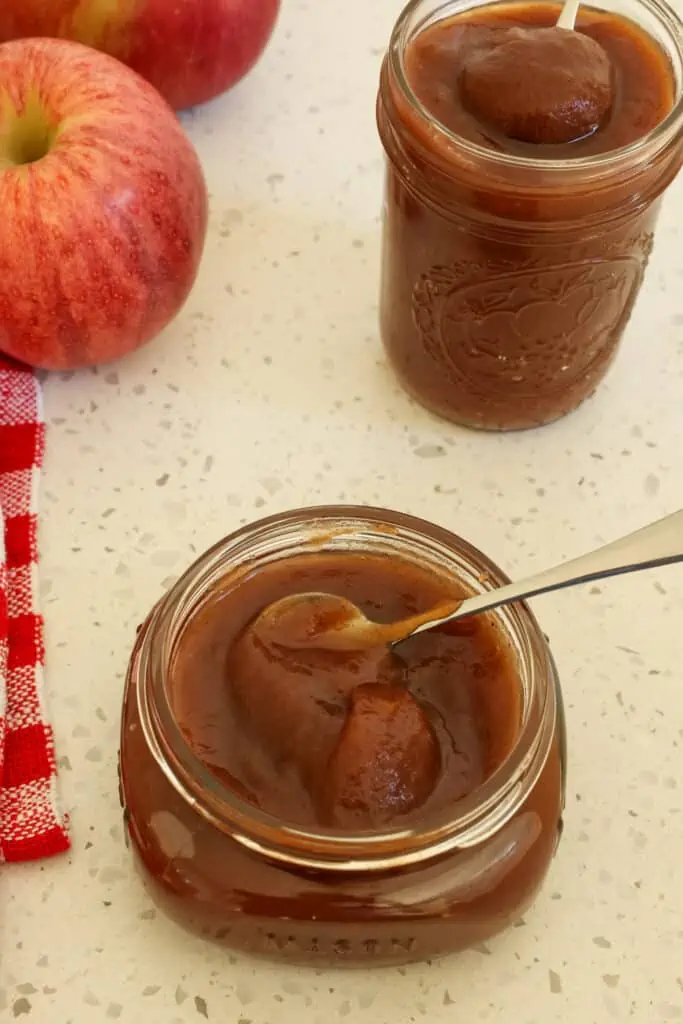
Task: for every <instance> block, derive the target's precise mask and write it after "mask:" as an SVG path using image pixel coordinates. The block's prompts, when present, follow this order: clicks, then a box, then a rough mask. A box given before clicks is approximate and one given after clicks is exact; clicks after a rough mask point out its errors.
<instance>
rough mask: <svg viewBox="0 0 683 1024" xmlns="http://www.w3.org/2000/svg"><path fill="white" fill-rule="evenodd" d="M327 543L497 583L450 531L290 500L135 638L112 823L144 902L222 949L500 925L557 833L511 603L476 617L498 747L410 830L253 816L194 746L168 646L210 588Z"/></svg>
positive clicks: (405, 937)
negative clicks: (508, 695)
mask: <svg viewBox="0 0 683 1024" xmlns="http://www.w3.org/2000/svg"><path fill="white" fill-rule="evenodd" d="M340 553H341V554H349V555H352V556H353V557H358V556H362V557H364V558H368V557H370V556H372V557H375V556H380V558H381V559H382V560H391V562H392V563H397V562H400V563H401V564H403V565H406V564H408V565H410V566H412V567H413V570H415V571H419V572H423V573H428V574H430V576H432V577H433V578H437V577H438V578H439V579H441V580H449V581H450V583H451V584H452V583H453V581H456V582H457V585H458V587H459V589H461V590H462V591H463V592H469V593H475V592H477V591H481V590H482V589H488V588H491V587H494V586H498V585H501V584H502V583H504V582H507V580H506V578H505V577H504V575H503V574H502V573H501V571H500V570H499V569H497V568H496V566H494V565H493V564H492V563H491V562H489V560H488V559H487V558H485V557H484V556H483V555H482V554H480V553H479V552H478V551H477V550H476V549H474V548H472V547H471V546H470V545H469V544H467V543H466V542H465V541H463V540H461V539H460V538H458V537H457V536H455V535H453V534H451V533H449V532H447V531H445V530H442V529H440V528H438V527H436V526H433V525H431V524H429V523H426V522H424V521H422V520H418V519H414V518H411V517H408V516H405V515H402V514H400V513H397V512H388V511H385V510H381V509H365V508H363V509H361V508H356V507H321V508H313V509H308V510H299V511H294V512H290V513H285V514H283V515H279V516H274V517H272V518H270V519H267V520H263V521H262V522H260V523H256V524H255V525H253V526H249V527H245V528H244V529H242V530H240V531H239V532H238V533H236V534H233V535H232V536H230V537H228V538H227V539H226V540H224V541H221V542H220V543H219V544H218V545H216V547H214V548H213V549H211V550H210V551H209V552H207V553H206V554H205V555H203V556H202V557H201V558H200V559H199V560H198V561H197V562H196V563H195V565H193V566H192V567H191V568H190V569H189V570H188V571H187V572H186V574H185V575H184V576H183V577H182V578H181V579H180V580H179V582H178V583H177V584H176V585H175V586H174V587H173V589H172V590H171V591H170V592H169V593H168V594H167V595H166V596H165V597H164V598H163V599H162V601H161V602H160V603H159V604H158V605H157V606H156V608H154V610H153V611H152V612H151V614H150V616H149V618H148V619H147V621H146V622H145V624H144V625H143V627H142V628H141V630H140V632H139V634H138V638H137V642H136V645H135V649H134V652H133V656H132V658H131V661H130V666H129V672H128V677H127V683H126V691H125V698H124V707H123V720H122V733H121V751H120V782H121V800H122V805H123V807H124V815H125V820H126V830H127V834H128V836H129V838H130V842H131V846H132V849H133V852H134V855H135V858H136V861H137V863H138V865H139V867H140V870H141V872H142V875H143V878H144V879H145V881H146V883H147V885H148V888H149V890H150V892H151V895H152V897H153V898H154V899H155V901H156V902H157V903H158V904H159V906H160V907H161V908H162V909H164V910H166V911H167V912H168V913H169V914H170V915H171V916H172V917H173V918H174V919H175V920H176V921H178V922H179V923H181V924H183V925H184V926H186V927H187V928H189V929H190V930H192V931H194V932H196V933H198V934H200V935H202V936H204V937H206V938H209V939H212V940H214V941H218V942H221V943H222V944H224V945H226V946H228V947H229V948H233V949H236V950H242V951H246V952H249V953H255V954H259V955H266V956H271V957H276V958H279V959H286V960H291V961H296V962H300V963H304V964H314V965H318V964H325V963H327V964H339V965H344V964H367V965H374V964H378V965H379V964H391V963H404V962H409V961H414V960H423V959H428V958H430V957H434V956H439V955H443V954H446V953H450V952H454V951H457V950H461V949H464V948H467V947H470V946H472V945H475V944H477V943H479V942H482V941H484V940H485V939H487V938H489V937H490V936H492V935H493V934H495V933H497V932H499V931H501V930H502V929H504V928H506V927H508V926H509V925H511V924H513V923H514V922H516V921H517V920H518V919H519V918H520V916H521V915H522V914H523V912H524V911H525V910H526V909H527V907H528V906H529V904H530V903H531V902H532V900H533V899H534V897H535V896H536V894H537V892H538V890H539V888H540V886H541V884H542V882H543V880H544V878H545V875H546V873H547V871H548V868H549V866H550V863H551V860H552V857H553V854H554V852H555V849H556V846H557V842H558V840H559V836H560V831H561V816H562V809H563V805H564V780H565V737H564V717H563V712H562V702H561V694H560V688H559V682H558V678H557V673H556V670H555V667H554V664H553V660H552V657H551V655H550V652H549V649H548V645H547V642H546V640H545V638H544V636H543V634H542V633H541V631H540V629H539V626H538V624H537V622H536V620H535V619H534V617H533V615H532V614H531V612H530V610H529V609H528V607H527V606H526V605H523V604H521V605H516V606H514V607H510V608H505V609H500V610H499V611H497V612H494V613H491V615H490V625H491V628H492V629H494V630H495V631H496V632H497V634H498V636H499V643H500V644H501V646H504V647H505V650H506V652H507V656H509V658H510V664H512V665H513V666H514V675H513V677H512V678H513V680H514V686H515V687H517V688H518V696H519V699H518V700H517V699H516V700H515V702H514V704H513V705H511V706H514V707H515V708H516V709H517V711H516V712H515V716H516V719H517V720H516V721H515V722H514V723H512V724H513V725H514V729H513V731H512V732H511V735H512V737H513V739H512V741H511V745H510V747H509V752H508V753H507V755H506V756H505V757H504V759H503V760H502V763H500V764H499V766H498V767H497V768H496V770H495V771H493V773H492V774H491V775H490V776H488V777H487V778H485V779H484V781H483V782H482V783H481V785H478V786H477V788H476V789H474V791H473V792H471V793H469V795H467V796H465V797H464V798H463V799H461V800H458V801H456V802H455V803H453V804H452V805H450V806H447V807H446V809H445V811H444V812H442V813H440V814H439V815H438V816H432V817H431V818H429V819H427V818H425V820H424V821H421V820H419V819H418V820H411V824H410V827H398V826H396V825H393V826H390V827H387V828H386V829H384V830H374V831H373V830H370V831H366V832H364V833H362V834H354V833H352V832H350V831H342V830H340V829H337V830H335V829H331V828H319V827H309V826H307V825H305V824H304V825H301V824H292V823H288V822H287V821H283V820H280V819H279V818H278V817H276V816H275V815H273V814H271V813H265V812H264V811H263V810H258V809H257V808H256V807H255V806H254V805H253V804H251V803H249V801H248V800H245V799H244V798H243V796H242V795H238V792H237V791H236V789H235V788H233V787H231V786H230V785H229V784H226V783H225V781H224V780H223V779H222V778H220V777H217V776H216V774H215V773H213V772H212V771H210V770H209V768H208V767H207V765H206V764H205V763H204V762H203V761H202V760H201V759H200V758H199V757H198V756H197V752H196V751H195V750H194V749H192V748H191V746H190V744H189V743H188V741H187V738H186V733H184V731H183V729H182V728H181V727H180V724H179V719H178V716H177V714H176V700H177V698H176V696H175V695H174V685H173V682H172V680H173V670H174V665H175V664H177V658H178V652H179V650H180V649H181V647H182V645H183V642H184V635H187V629H188V626H191V625H192V623H193V622H196V621H197V616H198V615H199V614H200V613H203V612H204V610H205V609H206V607H207V602H208V601H209V599H210V597H211V595H212V594H215V593H216V588H217V587H220V588H227V590H228V591H230V592H232V593H234V594H236V595H237V596H238V597H239V594H240V587H244V585H245V580H253V579H254V578H256V577H257V576H258V574H259V573H263V572H266V571H269V567H271V568H272V566H274V565H276V566H277V565H284V566H285V567H287V566H291V565H294V564H295V561H296V559H297V558H302V557H310V556H311V555H312V554H315V555H316V556H318V555H320V556H325V557H329V556H330V555H334V556H335V557H336V556H338V555H339V554H340ZM226 592H227V591H226Z"/></svg>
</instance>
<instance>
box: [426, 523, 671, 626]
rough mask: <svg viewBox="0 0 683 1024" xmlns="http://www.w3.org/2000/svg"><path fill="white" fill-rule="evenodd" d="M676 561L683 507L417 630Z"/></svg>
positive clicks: (476, 598)
mask: <svg viewBox="0 0 683 1024" xmlns="http://www.w3.org/2000/svg"><path fill="white" fill-rule="evenodd" d="M675 562H683V509H681V511H679V512H674V513H673V514H672V515H670V516H666V517H665V518H664V519H660V520H658V522H656V523H652V524H651V525H650V526H643V527H642V528H641V529H640V530H636V531H635V533H629V534H628V535H627V536H626V537H622V538H621V540H615V541H612V543H611V544H605V546H604V547H602V548H598V549H597V551H591V552H590V553H589V554H587V555H581V557H580V558H573V559H572V560H571V561H569V562H564V563H563V564H562V565H558V566H555V568H554V569H546V570H545V572H540V573H538V574H537V575H536V576H530V577H528V578H527V579H525V580H521V581H520V582H519V583H509V584H507V586H504V587H499V588H497V589H495V590H488V591H485V592H484V593H483V594H476V595H475V596H474V597H469V598H467V600H466V601H463V603H462V604H461V605H460V607H459V608H458V610H457V611H456V612H453V613H451V614H450V615H445V616H444V617H443V618H442V619H432V621H431V622H428V623H426V624H425V625H424V626H419V627H418V628H417V629H416V630H415V633H421V632H422V631H423V630H425V629H433V628H434V626H436V625H439V624H441V623H443V622H454V621H455V620H456V619H462V618H464V617H465V616H467V615H474V614H475V613H476V612H485V611H488V610H489V609H490V608H500V607H501V606H502V605H505V604H510V603H511V602H512V601H521V600H523V599H525V598H528V597H536V596H537V595H538V594H548V593H550V591H552V590H561V589H562V588H563V587H574V586H576V584H577V583H589V582H590V581H591V580H602V579H607V578H608V577H609V576H619V575H621V574H622V573H627V572H638V571H640V570H641V569H654V568H656V567H657V566H659V565H672V564H673V563H675Z"/></svg>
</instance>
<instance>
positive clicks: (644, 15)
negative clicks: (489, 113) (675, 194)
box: [377, 0, 683, 430]
mask: <svg viewBox="0 0 683 1024" xmlns="http://www.w3.org/2000/svg"><path fill="white" fill-rule="evenodd" d="M489 6H494V5H493V4H491V0H447V2H444V0H413V2H412V3H410V4H408V6H407V7H406V9H405V10H404V12H403V14H402V15H401V16H400V18H399V20H398V23H397V25H396V27H395V29H394V33H393V36H392V39H391V44H390V47H389V51H388V53H387V56H386V58H385V60H384V64H383V68H382V73H381V80H380V88H379V98H378V105H377V116H378V127H379V133H380V137H381V140H382V143H383V145H384V149H385V151H386V155H387V178H386V195H385V204H384V218H383V219H384V228H383V261H382V283H381V300H380V321H381V333H382V339H383V343H384V346H385V348H386V351H387V354H388V356H389V360H390V362H391V364H392V365H393V367H394V369H395V371H396V373H397V374H398V377H399V379H400V381H401V383H402V384H403V386H404V387H405V389H406V390H407V391H408V392H409V393H410V394H411V395H413V396H414V397H415V398H416V399H417V401H419V402H420V403H422V404H423V405H425V406H426V407H427V408H428V409H431V410H432V411H433V412H435V413H437V414H439V415H441V416H444V417H446V418H448V419H451V420H453V421H455V422H458V423H462V424H465V425H467V426H471V427H479V428H484V429H489V430H513V429H520V428H526V427H534V426H540V425H542V424H545V423H549V422H551V421H552V420H555V419H558V418H559V417H561V416H564V415H565V414H566V413H569V412H570V411H571V410H573V409H575V408H576V407H577V406H578V405H579V404H580V403H581V402H583V401H584V399H586V398H587V397H589V396H590V395H591V394H592V392H593V391H594V390H595V389H596V387H597V385H598V384H599V382H600V381H601V379H602V378H603V377H604V375H605V373H606V372H607V369H608V368H609V366H610V364H611V362H612V359H613V357H614V355H615V352H616V350H617V347H618V345H619V342H620V339H621V336H622V332H623V330H624V328H625V326H626V324H627V322H628V319H629V316H630V314H631V311H632V308H633V305H634V303H635V301H636V298H637V295H638V292H639V290H640V286H641V283H642V280H643V274H644V271H645V268H646V265H647V262H648V257H649V255H650V252H651V249H652V244H653V238H654V230H655V222H656V218H657V214H658V210H659V205H660V197H661V195H662V192H663V191H664V189H665V188H666V187H667V186H668V185H669V183H670V182H671V181H672V179H673V178H674V177H675V175H676V173H677V172H678V170H679V167H680V164H681V154H682V150H683V99H682V98H681V78H682V73H683V23H682V22H681V20H680V18H679V17H678V15H677V14H676V13H675V12H674V11H673V10H672V9H671V8H670V7H669V6H668V5H667V4H666V3H664V2H662V0H601V2H600V3H598V4H597V5H596V9H597V11H613V12H614V13H615V14H619V15H620V16H621V17H624V18H629V19H631V20H632V21H634V22H636V23H637V24H638V25H639V26H641V27H642V28H644V29H645V30H646V31H647V32H648V33H649V35H650V36H651V37H653V38H654V39H655V40H656V41H657V42H658V43H659V44H660V46H661V48H662V49H663V51H664V53H665V54H667V55H668V57H669V59H670V63H671V69H672V73H673V76H674V80H675V85H676V102H675V106H674V109H673V110H672V112H671V113H670V115H669V116H668V117H667V118H666V119H665V120H664V121H663V122H662V123H661V124H660V125H659V126H658V127H657V128H655V129H654V130H653V131H652V132H650V133H649V134H648V135H646V136H645V137H643V138H641V139H640V140H639V141H637V142H635V143H633V144H631V145H629V146H627V147H623V148H621V149H618V150H614V151H612V152H610V153H607V154H602V155H598V156H592V157H584V158H581V159H573V160H571V159H563V160H541V159H533V158H529V157H522V156H512V155H508V154H504V153H501V152H498V151H495V150H493V149H486V148H484V147H483V146H479V145H476V144H474V143H471V142H468V141H465V140H464V139H462V138H460V137H459V136H457V135H455V134H453V133H451V132H450V131H449V130H448V129H446V128H445V127H443V126H442V125H441V124H440V123H439V122H437V121H436V120H435V119H434V118H432V117H431V116H430V114H429V112H428V111H427V110H426V109H425V108H424V106H422V105H421V103H420V102H419V100H418V99H417V97H416V96H415V94H414V93H413V91H412V89H411V86H410V84H409V82H408V79H407V76H406V71H405V62H404V58H405V54H406V50H407V47H409V45H410V43H411V40H413V39H414V38H415V37H416V36H417V35H418V34H419V33H420V32H421V31H422V30H423V29H424V28H425V27H427V26H430V25H432V24H433V23H434V22H436V21H438V20H440V19H442V18H445V17H450V16H453V15H456V14H458V13H462V12H465V11H472V10H474V9H478V8H483V7H489ZM514 6H516V5H515V4H506V5H505V8H506V10H510V9H514ZM519 6H520V7H525V6H528V5H527V4H524V3H521V4H520V5H519ZM549 6H550V7H551V8H552V11H553V14H552V17H553V19H555V18H556V16H557V13H558V12H559V6H558V5H549Z"/></svg>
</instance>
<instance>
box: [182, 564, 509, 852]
mask: <svg viewBox="0 0 683 1024" xmlns="http://www.w3.org/2000/svg"><path fill="white" fill-rule="evenodd" d="M307 591H323V592H326V593H333V594H337V595H339V596H342V597H345V598H348V599H349V600H351V601H353V602H354V603H355V604H357V605H358V607H359V608H361V610H363V611H364V612H365V613H366V614H367V615H368V617H369V618H372V619H374V620H376V621H380V622H389V621H394V620H396V619H402V618H404V617H406V616H408V615H411V614H415V613H418V612H422V611H426V610H427V609H429V608H430V607H431V606H433V605H436V604H439V602H441V601H444V600H448V599H453V598H458V597H460V596H462V591H461V590H460V589H459V586H458V584H457V583H455V582H453V581H451V580H449V579H447V578H446V577H440V576H438V575H436V574H433V573H428V572H427V571H426V570H425V569H422V568H420V567H419V566H416V565H414V564H411V563H410V562H408V561H403V560H393V559H391V560H390V559H387V558H384V557H381V556H371V555H359V554H353V553H344V554H336V553H326V554H315V555H301V556H298V557H297V558H295V559H291V560H288V561H285V562H280V563H274V564H272V565H270V566H267V567H264V568H262V569H261V571H260V572H259V573H258V574H254V575H253V576H251V577H250V578H247V579H245V580H244V581H243V582H242V583H241V585H240V587H239V588H238V589H237V590H230V589H227V590H221V589H217V590H216V591H215V593H214V594H212V595H211V597H210V598H209V599H208V600H207V601H206V602H205V604H204V606H203V608H202V610H201V611H200V613H199V614H197V615H196V616H195V617H194V618H193V620H191V621H190V622H189V623H188V625H187V627H186V628H185V631H184V633H183V635H182V636H181V638H180V640H179V643H178V649H177V653H176V656H175V659H174V663H173V675H172V695H173V697H172V699H173V706H174V712H175V716H176V718H177V721H178V723H179V725H180V727H181V729H182V732H183V734H184V735H185V738H186V740H187V741H188V743H189V744H190V746H191V747H192V749H193V750H194V751H195V753H196V754H197V756H198V757H199V758H200V759H201V760H202V761H203V762H204V763H205V764H206V765H207V766H208V767H209V768H210V770H211V771H212V772H214V773H215V775H216V776H217V777H218V778H219V779H220V780H221V781H222V782H223V783H224V784H226V785H228V786H229V787H232V788H233V789H234V790H235V791H236V792H238V793H239V794H240V795H241V796H242V797H243V798H244V799H246V800H247V801H249V802H250V803H251V804H253V805H254V806H256V807H258V808H259V809H261V810H263V811H266V812H269V813H270V814H273V815H276V816H277V817H278V818H280V819H281V820H283V821H286V822H289V823H294V824H297V825H305V826H312V825H313V826H324V827H332V828H338V829H343V830H348V831H351V832H359V831H364V830H371V829H375V828H382V827H391V826H397V825H410V824H415V823H419V822H420V821H421V820H424V819H425V818H433V817H434V816H435V815H440V814H441V815H442V814H443V812H444V811H445V810H446V809H448V808H452V807H453V806H454V805H455V803H456V802H457V801H458V800H460V799H462V798H463V797H465V796H467V795H468V794H469V793H471V792H472V791H473V790H474V789H476V788H477V787H478V786H480V785H481V784H482V782H483V781H484V780H485V779H487V778H488V777H489V776H490V775H491V774H492V773H493V771H495V769H496V768H497V767H498V766H499V765H500V764H501V762H502V761H503V760H504V759H505V757H506V756H507V754H508V753H509V751H510V750H511V748H512V746H513V744H514V742H515V738H516V735H517V732H518V729H519V724H520V704H521V696H520V684H519V680H518V676H517V673H516V670H515V665H514V661H513V657H512V654H511V652H510V650H509V647H508V645H507V644H506V643H505V641H504V640H503V639H502V637H501V636H500V632H499V629H498V628H497V626H496V625H495V622H494V620H493V619H489V618H487V617H486V616H480V617H477V618H474V619H472V620H465V621H463V622H462V623H453V624H450V625H445V626H442V627H440V628H438V629H435V630H433V631H429V632H425V633H422V634H420V635H418V636H415V637H412V638H410V639H408V640H406V641H404V642H403V643H402V644H400V645H398V646H397V647H396V648H394V649H393V650H392V651H389V650H388V649H386V648H371V649H370V650H365V651H360V652H347V651H338V650H325V649H320V648H317V647H315V648H314V647H306V646H302V645H301V641H300V640H297V645H296V646H289V645H288V644H287V643H286V642H285V643H283V642H282V641H283V639H284V640H285V641H286V639H287V638H286V637H285V638H283V637H282V636H281V633H280V632H277V631H276V633H275V635H272V631H271V633H269V629H268V624H267V623H266V622H265V620H259V619H258V615H259V613H260V612H261V611H262V610H263V609H264V608H265V607H266V606H268V605H269V604H271V603H272V602H274V601H276V600H278V599H279V598H281V597H284V596H286V595H288V594H291V593H297V592H301V593H305V592H307ZM303 612H304V613H305V612H306V606H305V605H304V606H303ZM302 632H303V631H301V630H300V629H299V628H297V634H298V636H301V634H302Z"/></svg>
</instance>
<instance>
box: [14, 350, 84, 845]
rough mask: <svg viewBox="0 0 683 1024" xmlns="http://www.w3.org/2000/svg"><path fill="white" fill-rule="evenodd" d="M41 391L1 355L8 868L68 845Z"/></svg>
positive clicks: (26, 373) (31, 377) (27, 374)
mask: <svg viewBox="0 0 683 1024" xmlns="http://www.w3.org/2000/svg"><path fill="white" fill-rule="evenodd" d="M44 433H45V428H44V424H43V411H42V396H41V390H40V384H39V382H38V380H37V379H36V377H35V376H34V374H33V373H31V372H30V371H28V370H26V369H24V368H22V367H19V366H17V365H16V364H15V363H12V362H10V361H9V360H7V359H5V358H4V357H3V356H2V355H1V354H0V862H1V861H23V860H39V859H40V858H42V857H50V856H52V855H53V854H56V853H62V852H63V851H64V850H67V849H68V848H69V837H68V831H67V829H68V821H67V818H66V816H65V815H64V814H62V813H61V812H60V810H59V806H58V802H57V769H56V764H55V754H54V744H53V739H52V729H51V727H50V725H49V723H48V721H47V717H46V711H45V701H44V692H43V653H44V649H43V620H42V618H41V616H40V614H39V612H38V599H37V597H38V595H37V586H38V564H37V563H38V554H37V545H36V532H37V522H36V511H37V497H38V480H39V474H40V467H41V464H42V458H43V445H44Z"/></svg>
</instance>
